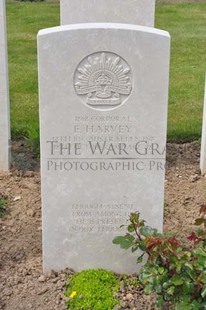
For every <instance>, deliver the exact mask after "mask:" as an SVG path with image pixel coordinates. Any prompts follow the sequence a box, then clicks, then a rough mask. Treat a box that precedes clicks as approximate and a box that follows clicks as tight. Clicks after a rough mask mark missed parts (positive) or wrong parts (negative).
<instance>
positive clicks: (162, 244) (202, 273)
mask: <svg viewBox="0 0 206 310" xmlns="http://www.w3.org/2000/svg"><path fill="white" fill-rule="evenodd" d="M129 220H130V224H129V226H128V227H127V231H128V232H127V233H126V234H125V235H124V236H118V237H116V238H115V239H114V240H113V243H114V244H119V245H120V247H121V248H123V249H129V248H131V250H132V252H135V251H136V250H138V249H140V250H141V251H142V253H141V254H140V256H139V257H138V258H137V263H141V262H142V261H143V257H144V256H146V257H147V261H146V263H145V265H144V266H143V267H142V269H141V270H140V274H139V280H140V282H141V283H142V284H143V286H144V292H145V293H146V294H151V293H152V292H155V293H156V294H157V296H158V298H157V300H156V304H157V306H159V307H162V306H164V305H166V304H167V303H170V304H171V306H172V309H175V310H204V309H206V205H203V206H202V207H201V209H200V217H199V218H198V219H197V220H196V222H195V224H196V225H203V226H204V228H203V229H197V230H196V231H193V232H192V233H191V234H190V235H189V236H188V238H187V239H188V242H189V245H187V246H186V241H184V240H179V239H177V238H176V237H175V236H174V235H171V234H170V235H163V234H160V233H158V231H157V229H154V228H151V227H150V226H146V225H145V221H144V220H141V219H140V214H139V213H138V212H136V213H131V214H130V218H129Z"/></svg>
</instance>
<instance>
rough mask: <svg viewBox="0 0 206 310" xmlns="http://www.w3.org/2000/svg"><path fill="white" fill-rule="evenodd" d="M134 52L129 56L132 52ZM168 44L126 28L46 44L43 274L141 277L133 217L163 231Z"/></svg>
mask: <svg viewBox="0 0 206 310" xmlns="http://www.w3.org/2000/svg"><path fill="white" fill-rule="evenodd" d="M125 47H127V48H125ZM169 50H170V38H169V34H168V33H167V32H165V31H161V30H157V29H153V28H147V27H141V26H135V25H121V24H98V25H97V24H96V25H92V24H79V25H70V26H62V27H56V28H51V29H46V30H42V31H40V32H39V35H38V62H39V99H40V125H41V177H42V203H43V256H44V257H43V260H44V270H45V271H48V270H51V269H54V270H55V269H56V270H57V269H63V268H65V267H68V266H69V267H70V268H73V269H74V270H77V271H78V270H82V269H87V268H98V267H101V268H107V269H112V270H114V271H116V272H120V273H131V272H135V271H136V269H137V266H136V255H133V254H132V253H129V251H128V252H124V251H123V250H121V249H119V247H118V246H115V245H113V244H112V240H113V238H114V237H115V236H117V235H121V234H123V232H124V229H123V228H120V225H121V224H126V223H127V219H128V214H129V213H130V212H134V211H137V210H138V211H140V213H141V216H142V217H143V218H144V219H145V220H146V221H147V223H148V224H149V225H152V226H154V227H156V228H158V229H160V230H161V229H162V223H163V200H164V199H163V198H164V175H165V171H164V164H165V152H164V148H165V143H166V127H167V100H168V77H169Z"/></svg>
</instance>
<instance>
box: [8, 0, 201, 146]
mask: <svg viewBox="0 0 206 310" xmlns="http://www.w3.org/2000/svg"><path fill="white" fill-rule="evenodd" d="M7 2H8V3H7V28H8V50H9V77H10V100H11V130H12V138H13V139H17V138H21V137H24V136H28V135H30V134H31V133H32V132H36V131H37V130H38V81H37V57H36V35H37V32H38V30H39V29H42V28H47V27H53V26H57V25H59V23H60V22H59V3H45V2H31V3H30V2H17V1H11V0H10V1H7ZM156 27H157V28H160V29H164V30H168V31H169V32H170V34H171V37H172V45H171V71H170V93H169V122H168V138H169V139H170V140H175V141H180V140H181V141H188V140H197V139H199V138H200V136H201V123H202V105H203V94H204V75H205V71H206V3H158V4H157V5H156Z"/></svg>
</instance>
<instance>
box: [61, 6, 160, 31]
mask: <svg viewBox="0 0 206 310" xmlns="http://www.w3.org/2000/svg"><path fill="white" fill-rule="evenodd" d="M60 13H61V25H68V24H76V23H126V24H135V25H142V26H149V27H154V16H155V0H101V1H100V0H88V1H85V0H60Z"/></svg>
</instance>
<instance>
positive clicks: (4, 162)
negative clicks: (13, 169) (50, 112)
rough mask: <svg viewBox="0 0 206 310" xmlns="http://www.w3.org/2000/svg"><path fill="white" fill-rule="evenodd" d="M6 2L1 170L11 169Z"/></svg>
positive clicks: (1, 46) (1, 24)
mask: <svg viewBox="0 0 206 310" xmlns="http://www.w3.org/2000/svg"><path fill="white" fill-rule="evenodd" d="M7 57H8V56H7V36H6V12H5V0H0V170H4V171H6V170H8V169H9V167H10V116H9V90H8V68H7V67H8V59H7Z"/></svg>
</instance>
